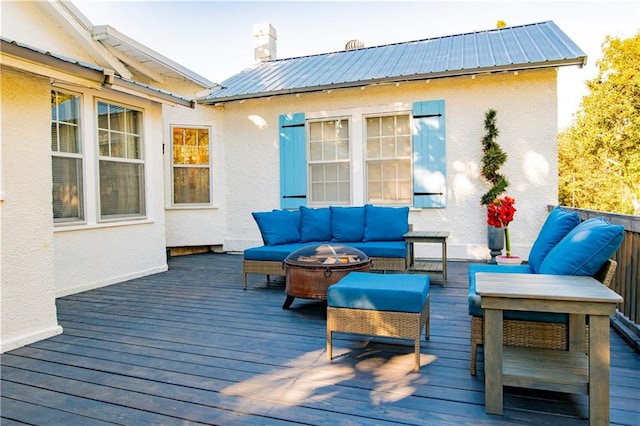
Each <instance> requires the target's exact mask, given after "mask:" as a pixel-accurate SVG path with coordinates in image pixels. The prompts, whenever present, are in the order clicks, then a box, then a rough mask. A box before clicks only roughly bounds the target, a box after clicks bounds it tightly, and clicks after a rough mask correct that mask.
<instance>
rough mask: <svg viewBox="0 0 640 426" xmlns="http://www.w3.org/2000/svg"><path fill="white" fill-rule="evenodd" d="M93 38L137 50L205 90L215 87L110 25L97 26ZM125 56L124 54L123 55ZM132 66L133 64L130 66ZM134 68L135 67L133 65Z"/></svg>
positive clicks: (94, 28)
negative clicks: (110, 41)
mask: <svg viewBox="0 0 640 426" xmlns="http://www.w3.org/2000/svg"><path fill="white" fill-rule="evenodd" d="M91 36H92V37H93V39H94V40H95V41H98V42H101V41H105V40H108V39H111V40H112V41H115V42H117V44H120V45H124V46H126V47H127V48H129V49H131V50H136V51H138V52H140V53H142V54H143V55H145V56H147V57H148V58H150V59H151V60H153V61H156V62H157V63H159V64H161V65H162V66H164V67H165V68H167V69H169V70H171V71H172V72H173V73H176V74H178V75H180V76H182V77H183V78H186V79H188V80H190V81H191V82H193V83H195V84H197V85H199V86H201V87H204V88H210V87H214V86H215V83H213V82H211V81H209V80H208V79H206V78H204V77H202V76H201V75H199V74H197V73H195V72H193V71H191V70H189V69H188V68H186V67H183V66H182V65H180V64H178V63H177V62H174V61H172V60H171V59H169V58H167V57H166V56H163V55H161V54H160V53H158V52H156V51H155V50H152V49H150V48H148V47H146V46H144V45H143V44H141V43H138V42H137V41H135V40H134V39H132V38H130V37H128V36H126V35H124V34H122V33H121V32H119V31H118V30H116V29H115V28H113V27H111V26H109V25H96V26H94V27H93V28H92V30H91ZM113 53H114V54H115V55H119V54H120V52H113ZM123 55H124V54H123ZM124 56H125V58H121V59H128V57H127V55H124ZM130 65H132V64H130ZM132 66H133V65H132Z"/></svg>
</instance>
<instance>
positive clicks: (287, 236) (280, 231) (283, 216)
mask: <svg viewBox="0 0 640 426" xmlns="http://www.w3.org/2000/svg"><path fill="white" fill-rule="evenodd" d="M251 215H252V216H253V218H254V219H255V221H256V223H257V224H258V229H260V234H261V235H262V240H263V241H264V243H265V244H266V245H268V246H275V245H278V244H288V243H297V242H298V241H299V240H300V231H299V225H298V223H297V220H298V219H297V215H296V214H295V213H292V212H288V211H286V210H274V211H271V212H253V213H251Z"/></svg>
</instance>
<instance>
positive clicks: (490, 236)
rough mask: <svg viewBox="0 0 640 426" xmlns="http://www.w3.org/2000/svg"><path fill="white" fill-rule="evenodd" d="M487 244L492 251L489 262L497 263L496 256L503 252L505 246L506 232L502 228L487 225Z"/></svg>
mask: <svg viewBox="0 0 640 426" xmlns="http://www.w3.org/2000/svg"><path fill="white" fill-rule="evenodd" d="M487 246H488V247H489V250H490V251H491V259H489V263H493V264H495V263H496V256H498V255H500V254H502V249H503V248H504V232H502V228H498V227H495V226H491V225H489V226H487Z"/></svg>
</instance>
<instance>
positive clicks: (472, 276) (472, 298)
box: [468, 263, 532, 317]
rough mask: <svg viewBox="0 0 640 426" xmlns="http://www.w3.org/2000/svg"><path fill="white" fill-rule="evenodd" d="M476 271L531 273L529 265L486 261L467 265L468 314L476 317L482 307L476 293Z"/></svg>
mask: <svg viewBox="0 0 640 426" xmlns="http://www.w3.org/2000/svg"><path fill="white" fill-rule="evenodd" d="M476 272H492V273H497V274H531V273H532V271H531V266H529V265H490V264H487V263H478V264H475V263H474V264H471V265H469V270H468V275H469V294H468V298H469V306H468V310H469V315H473V316H476V317H480V316H482V308H481V307H480V295H479V294H478V293H476Z"/></svg>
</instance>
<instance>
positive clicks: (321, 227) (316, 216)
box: [300, 206, 331, 243]
mask: <svg viewBox="0 0 640 426" xmlns="http://www.w3.org/2000/svg"><path fill="white" fill-rule="evenodd" d="M330 240H331V210H329V208H322V209H312V208H309V207H305V206H300V242H301V243H304V242H309V241H313V242H326V241H330Z"/></svg>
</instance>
